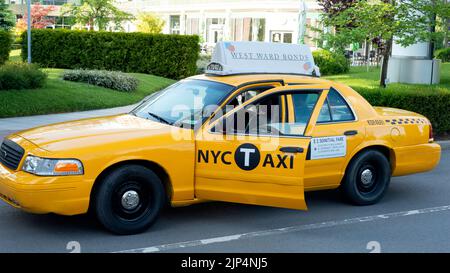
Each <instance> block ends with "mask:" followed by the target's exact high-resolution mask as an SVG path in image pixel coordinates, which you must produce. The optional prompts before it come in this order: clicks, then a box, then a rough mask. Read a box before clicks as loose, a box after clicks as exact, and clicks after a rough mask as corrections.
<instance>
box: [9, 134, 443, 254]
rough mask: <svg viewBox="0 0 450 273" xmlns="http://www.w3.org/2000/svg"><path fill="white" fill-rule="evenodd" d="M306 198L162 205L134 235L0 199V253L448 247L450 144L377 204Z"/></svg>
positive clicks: (330, 195) (330, 196)
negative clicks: (304, 207) (294, 204)
mask: <svg viewBox="0 0 450 273" xmlns="http://www.w3.org/2000/svg"><path fill="white" fill-rule="evenodd" d="M8 133H10V132H7V131H0V139H2V138H3V136H5V135H6V134H8ZM306 198H307V203H308V206H309V211H307V212H303V211H295V210H289V209H278V208H269V207H260V206H250V205H240V204H229V203H221V202H211V203H205V204H198V205H194V206H190V207H184V208H167V209H166V210H165V211H164V212H163V214H162V216H161V217H160V219H159V220H158V221H157V223H156V224H155V225H154V226H153V227H152V228H151V229H150V230H149V231H148V232H145V233H143V234H139V235H133V236H116V235H112V234H110V233H108V232H107V231H105V230H104V229H102V228H101V227H100V226H99V224H97V223H96V221H95V219H93V218H91V217H89V216H73V217H64V216H57V215H32V214H28V213H25V212H22V211H20V210H17V209H14V208H12V207H10V206H8V205H6V204H5V203H3V202H1V203H0V252H70V249H73V248H72V246H73V245H75V247H77V246H78V245H79V246H80V250H81V252H119V251H128V252H130V251H131V252H164V251H165V252H251V253H255V252H370V251H381V252H450V150H444V151H443V153H442V158H441V162H440V164H439V166H438V167H437V168H436V169H435V170H434V171H432V172H429V173H424V174H416V175H411V176H405V177H397V178H393V179H392V183H391V186H390V189H389V191H388V193H387V195H386V196H385V198H384V199H383V200H382V201H381V202H380V203H379V204H377V205H373V206H368V207H357V206H352V205H349V204H346V203H345V202H343V201H342V200H341V197H340V195H339V194H338V192H336V191H323V192H314V193H307V195H306ZM74 242H75V243H74Z"/></svg>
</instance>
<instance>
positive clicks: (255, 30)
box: [230, 17, 266, 42]
mask: <svg viewBox="0 0 450 273" xmlns="http://www.w3.org/2000/svg"><path fill="white" fill-rule="evenodd" d="M230 24H231V26H230V31H231V38H232V39H233V40H234V41H261V42H262V41H264V33H265V29H266V19H264V18H249V17H247V18H232V19H231V20H230Z"/></svg>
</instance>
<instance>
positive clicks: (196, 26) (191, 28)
mask: <svg viewBox="0 0 450 273" xmlns="http://www.w3.org/2000/svg"><path fill="white" fill-rule="evenodd" d="M186 34H188V35H199V34H200V19H199V18H188V19H187V20H186Z"/></svg>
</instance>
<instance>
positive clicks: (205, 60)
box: [197, 54, 211, 74]
mask: <svg viewBox="0 0 450 273" xmlns="http://www.w3.org/2000/svg"><path fill="white" fill-rule="evenodd" d="M210 62H211V55H209V54H201V55H200V56H199V58H198V60H197V74H203V73H205V70H206V67H207V66H208V64H209V63H210Z"/></svg>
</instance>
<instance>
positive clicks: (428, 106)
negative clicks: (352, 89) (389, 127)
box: [357, 89, 450, 134]
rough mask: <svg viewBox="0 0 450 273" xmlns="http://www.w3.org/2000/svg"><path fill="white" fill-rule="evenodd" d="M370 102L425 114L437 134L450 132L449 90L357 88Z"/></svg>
mask: <svg viewBox="0 0 450 273" xmlns="http://www.w3.org/2000/svg"><path fill="white" fill-rule="evenodd" d="M357 91H358V92H359V93H360V94H361V95H362V96H363V97H364V98H365V99H366V100H367V101H368V102H369V103H370V104H372V105H374V106H375V105H378V106H386V107H394V108H400V109H405V110H409V111H413V112H416V113H419V114H422V115H424V116H426V117H427V118H428V119H429V120H430V121H431V123H432V124H433V131H434V132H435V133H437V134H444V133H450V110H449V109H450V92H409V91H395V90H383V89H375V90H373V89H358V90H357Z"/></svg>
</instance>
